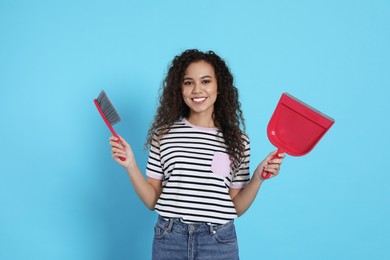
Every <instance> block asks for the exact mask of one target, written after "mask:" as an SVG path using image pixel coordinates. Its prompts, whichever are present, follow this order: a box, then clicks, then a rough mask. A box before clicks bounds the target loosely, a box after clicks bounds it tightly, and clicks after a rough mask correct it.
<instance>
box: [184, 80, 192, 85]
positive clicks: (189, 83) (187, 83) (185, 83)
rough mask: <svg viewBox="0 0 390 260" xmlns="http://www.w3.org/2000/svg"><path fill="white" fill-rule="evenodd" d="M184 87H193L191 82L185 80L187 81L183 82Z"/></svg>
mask: <svg viewBox="0 0 390 260" xmlns="http://www.w3.org/2000/svg"><path fill="white" fill-rule="evenodd" d="M183 85H184V86H191V85H192V81H190V80H185V81H184V82H183Z"/></svg>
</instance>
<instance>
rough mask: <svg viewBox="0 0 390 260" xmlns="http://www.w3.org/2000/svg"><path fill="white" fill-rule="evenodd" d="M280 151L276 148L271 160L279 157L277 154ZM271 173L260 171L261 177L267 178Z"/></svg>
mask: <svg viewBox="0 0 390 260" xmlns="http://www.w3.org/2000/svg"><path fill="white" fill-rule="evenodd" d="M280 153H282V151H280V150H278V151H276V154H275V155H274V157H272V160H273V159H276V158H279V156H278V154H280ZM271 175H272V173H271V172H267V171H263V172H262V173H261V177H263V179H269V178H270V177H271Z"/></svg>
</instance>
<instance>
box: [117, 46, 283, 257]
mask: <svg viewBox="0 0 390 260" xmlns="http://www.w3.org/2000/svg"><path fill="white" fill-rule="evenodd" d="M160 102H161V103H160V107H159V108H158V110H157V115H156V117H155V121H154V123H153V125H152V127H151V128H150V130H149V138H148V144H149V145H150V153H149V158H148V164H147V167H146V175H147V179H145V178H144V177H143V175H142V174H141V171H140V169H139V168H138V166H137V163H136V160H135V158H134V155H133V152H132V149H131V147H130V145H129V144H128V143H127V142H126V140H124V139H123V138H121V140H120V141H121V142H117V141H118V138H116V137H112V138H111V141H110V145H111V146H112V157H113V159H114V160H115V161H116V162H117V163H118V164H120V165H122V166H123V167H124V168H125V169H126V171H127V173H128V175H129V177H130V180H131V182H132V184H133V187H134V189H135V191H136V192H137V194H138V196H139V197H140V199H141V200H142V201H143V202H144V204H145V205H146V206H147V207H148V208H149V209H151V210H153V209H154V210H156V212H157V213H158V220H157V223H156V226H155V229H154V230H155V236H154V241H153V253H152V255H153V259H169V260H171V259H205V258H207V259H209V258H213V259H238V258H239V256H238V242H237V237H236V231H235V226H234V219H235V218H237V217H238V216H240V215H242V214H244V212H245V211H246V210H247V209H248V208H249V207H250V205H251V204H252V202H253V200H254V199H255V197H256V195H257V192H258V190H259V189H260V186H261V185H262V183H263V181H264V178H263V177H262V176H261V173H262V171H263V169H265V170H267V171H269V172H270V173H271V175H272V176H276V175H278V173H279V169H280V164H281V163H282V161H283V157H284V154H283V153H281V154H279V157H277V156H276V157H275V159H273V156H274V155H275V153H276V152H272V153H270V154H269V155H268V156H267V157H266V158H265V159H264V160H263V161H262V162H261V163H260V164H259V165H258V167H257V168H256V170H255V173H254V174H253V176H252V178H250V174H249V162H250V145H249V138H248V136H247V135H246V134H245V133H244V132H243V130H241V129H240V126H241V124H240V123H242V124H243V123H244V119H243V117H242V112H241V108H240V103H239V101H238V90H237V88H236V87H234V85H233V76H232V74H231V73H230V70H229V69H228V67H227V65H226V64H225V62H224V61H223V60H222V59H221V58H220V57H219V56H218V55H216V54H215V53H214V52H211V51H209V52H206V53H203V52H200V51H198V50H187V51H185V52H183V53H182V54H180V55H178V56H176V57H175V58H174V60H173V62H172V66H171V68H170V69H169V71H168V75H167V77H166V79H165V81H164V85H163V92H162V97H161V98H160ZM121 157H124V158H126V160H125V161H122V160H120V158H121ZM188 241H189V242H188Z"/></svg>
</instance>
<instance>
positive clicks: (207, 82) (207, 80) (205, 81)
mask: <svg viewBox="0 0 390 260" xmlns="http://www.w3.org/2000/svg"><path fill="white" fill-rule="evenodd" d="M210 82H211V80H209V79H205V80H203V81H202V84H204V85H206V84H209V83H210Z"/></svg>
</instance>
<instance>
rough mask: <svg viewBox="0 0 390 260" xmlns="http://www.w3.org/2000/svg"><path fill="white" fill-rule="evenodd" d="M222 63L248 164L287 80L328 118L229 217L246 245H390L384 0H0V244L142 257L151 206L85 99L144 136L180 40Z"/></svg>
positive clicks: (321, 250) (54, 255) (318, 255)
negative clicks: (241, 119)
mask: <svg viewBox="0 0 390 260" xmlns="http://www.w3.org/2000/svg"><path fill="white" fill-rule="evenodd" d="M187 48H198V49H201V50H204V51H206V50H214V51H215V52H217V53H218V54H219V55H221V56H222V57H224V58H225V60H226V62H227V63H228V65H229V66H230V68H231V70H232V72H233V74H234V76H235V82H236V85H237V87H238V88H239V91H240V100H241V103H242V106H243V111H244V116H245V118H246V123H247V132H248V134H249V136H250V138H251V147H252V158H251V168H252V170H253V169H254V168H255V167H256V165H257V164H258V163H259V162H260V161H261V160H262V159H263V158H264V157H265V156H266V155H267V154H268V153H269V152H270V151H272V150H273V149H274V147H273V146H272V145H271V144H270V143H269V141H268V139H267V136H266V126H267V123H268V120H269V118H270V117H271V115H272V112H273V109H274V108H275V106H276V103H277V101H278V99H279V97H280V95H281V93H282V92H289V93H290V94H292V95H294V96H296V97H298V98H299V99H301V100H303V101H305V102H306V103H308V104H310V105H312V106H314V107H315V108H317V109H318V110H320V111H322V112H324V113H326V114H328V115H330V116H331V117H333V118H334V119H335V120H336V123H335V125H334V126H333V127H332V128H331V130H330V131H329V132H328V133H327V134H326V135H325V137H324V138H323V139H322V140H321V141H320V143H319V144H318V146H317V147H315V149H314V150H313V151H312V152H311V153H310V154H308V155H306V156H304V157H291V156H288V157H287V159H286V160H285V162H284V164H283V167H282V171H281V174H280V176H279V177H278V178H275V179H272V180H270V181H269V182H267V183H265V184H264V186H263V187H262V189H261V191H260V193H259V195H258V197H257V199H256V200H255V202H254V203H253V204H252V207H251V208H250V209H249V211H248V212H247V213H246V214H245V215H244V216H242V217H240V218H239V219H237V221H236V224H237V231H238V236H239V245H240V255H241V258H242V259H249V260H250V259H390V224H389V219H390V208H389V206H390V203H389V201H390V200H389V199H390V189H389V182H390V175H389V173H390V170H389V168H388V154H387V147H388V146H390V140H389V139H390V138H389V133H390V127H389V126H390V124H389V112H390V105H389V101H388V100H389V94H390V91H389V87H390V80H389V79H390V77H389V75H390V2H389V1H387V0H382V1H380V0H371V1H352V0H351V1H335V0H327V1H309V0H308V1H303V0H298V1H288V0H285V1H282V0H275V1H227V0H210V1H206V0H197V1H184V0H182V1H180V0H166V1H151V0H147V1H139V0H137V1H134V0H131V1H124V0H123V1H117V0H114V1H112V0H110V1H108V0H107V1H69V0H67V1H49V0H48V1H43V0H37V1H17V0H15V1H13V0H0V111H1V117H0V118H1V128H0V136H1V146H0V211H1V212H0V259H6V260H16V259H17V260H19V259H31V260H35V259H61V260H62V259H72V260H79V259H80V260H89V259H91V260H111V259H150V257H151V243H152V236H153V225H154V223H155V220H156V213H155V212H151V211H148V210H147V209H146V207H144V206H143V204H142V202H140V200H139V199H138V198H137V196H136V194H135V193H134V191H133V189H132V187H131V184H130V182H129V180H128V177H127V175H126V173H125V172H124V171H123V169H122V168H121V167H120V166H118V165H117V164H115V163H114V162H113V161H112V159H111V157H110V148H109V146H108V138H109V136H110V132H109V131H108V129H107V128H106V126H105V125H104V123H103V121H102V119H101V118H100V117H99V115H98V113H97V110H96V108H95V107H94V105H93V99H94V98H95V97H96V96H97V95H98V93H99V92H100V90H102V89H104V90H106V92H107V93H108V95H109V96H110V99H111V100H112V102H113V103H114V104H115V106H116V109H117V110H118V112H119V113H120V115H121V117H122V121H121V122H120V123H118V124H117V125H116V126H115V128H116V130H117V132H118V133H120V134H121V135H123V136H124V137H125V138H126V139H127V140H128V141H129V142H130V143H131V145H132V147H133V150H134V151H135V155H136V157H137V160H138V164H139V166H140V168H141V169H144V168H145V165H146V160H147V154H148V152H147V150H144V149H143V145H144V142H145V138H146V133H147V130H148V128H149V126H150V124H151V122H152V120H153V116H154V112H155V109H156V106H157V97H158V93H159V92H158V91H159V87H160V86H161V82H162V80H163V77H164V75H165V73H166V71H167V66H168V64H169V62H170V61H171V59H172V58H173V56H174V55H176V54H178V53H180V52H182V51H183V50H185V49H187Z"/></svg>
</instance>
